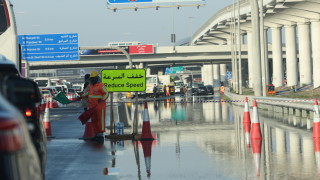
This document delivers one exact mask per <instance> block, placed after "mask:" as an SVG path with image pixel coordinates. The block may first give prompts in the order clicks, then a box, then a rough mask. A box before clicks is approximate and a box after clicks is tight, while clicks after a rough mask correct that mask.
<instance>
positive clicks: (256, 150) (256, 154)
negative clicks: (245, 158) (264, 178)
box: [252, 139, 262, 176]
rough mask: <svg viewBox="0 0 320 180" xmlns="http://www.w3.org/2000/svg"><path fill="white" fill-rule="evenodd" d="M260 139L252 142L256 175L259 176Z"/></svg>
mask: <svg viewBox="0 0 320 180" xmlns="http://www.w3.org/2000/svg"><path fill="white" fill-rule="evenodd" d="M261 142H262V140H261V139H254V140H252V153H253V158H254V163H255V166H256V175H257V176H260V161H261Z"/></svg>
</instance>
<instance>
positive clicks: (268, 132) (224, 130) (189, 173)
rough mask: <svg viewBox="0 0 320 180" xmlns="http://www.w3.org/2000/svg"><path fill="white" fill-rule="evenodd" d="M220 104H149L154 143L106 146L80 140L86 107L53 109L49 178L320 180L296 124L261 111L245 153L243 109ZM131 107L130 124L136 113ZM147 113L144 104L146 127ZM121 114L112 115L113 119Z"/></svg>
mask: <svg viewBox="0 0 320 180" xmlns="http://www.w3.org/2000/svg"><path fill="white" fill-rule="evenodd" d="M219 99H220V98H219V97H214V98H212V97H190V98H186V99H184V98H180V97H176V98H175V99H169V100H165V101H163V100H159V101H153V102H148V112H149V116H150V124H151V131H152V134H153V136H154V137H155V140H154V141H131V140H126V141H110V140H108V139H106V141H105V143H104V145H98V144H95V143H93V142H88V141H83V140H80V139H79V137H82V135H83V132H84V126H81V124H80V122H79V121H78V120H77V117H78V115H79V114H80V113H81V111H82V109H81V108H79V107H77V106H69V107H67V108H60V109H52V110H51V114H50V115H51V124H52V131H53V134H54V136H56V138H54V139H52V140H50V142H49V144H48V160H47V168H46V179H49V180H50V179H52V180H53V179H128V180H129V179H130V180H132V179H159V180H164V179H177V180H189V179H192V180H194V179H320V178H319V176H318V166H317V161H316V156H315V152H314V148H313V147H314V142H313V139H312V132H311V131H308V130H305V129H302V128H300V127H301V126H299V127H297V123H287V122H288V120H289V121H290V119H292V118H293V117H289V116H286V115H283V116H280V115H279V114H277V115H276V116H275V114H273V113H270V112H268V111H263V110H260V109H259V119H260V126H261V132H262V137H263V139H262V141H260V142H256V141H252V142H250V146H249V147H248V145H247V142H246V140H245V136H244V130H243V124H242V117H243V112H244V111H243V106H239V105H241V104H230V103H225V102H214V101H219ZM126 105H127V106H126V107H128V114H129V117H128V119H131V118H130V116H132V114H133V111H132V108H133V109H134V108H135V107H134V105H132V104H126ZM118 106H122V105H120V104H118ZM115 109H117V108H115ZM143 111H144V106H143V105H142V104H141V105H139V119H140V125H141V126H142V117H143ZM118 112H119V113H120V114H119V113H118ZM121 113H122V112H121V111H119V110H115V117H116V119H117V117H120V116H121ZM66 114H67V115H66ZM108 114H109V112H108ZM275 117H277V118H275ZM120 119H121V118H120ZM107 120H108V119H107ZM300 122H301V121H300ZM130 123H131V121H130V120H129V121H128V122H127V124H128V125H130ZM300 124H301V123H300ZM141 126H139V132H141ZM125 132H126V133H131V127H127V128H126V129H125ZM259 148H260V149H259ZM253 152H254V153H253ZM259 152H260V153H259Z"/></svg>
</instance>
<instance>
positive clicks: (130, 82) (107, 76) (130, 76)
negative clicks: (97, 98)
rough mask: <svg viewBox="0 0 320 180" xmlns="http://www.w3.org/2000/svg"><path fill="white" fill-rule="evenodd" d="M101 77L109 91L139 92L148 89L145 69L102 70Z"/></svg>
mask: <svg viewBox="0 0 320 180" xmlns="http://www.w3.org/2000/svg"><path fill="white" fill-rule="evenodd" d="M101 79H102V83H103V84H104V85H105V86H106V87H107V90H108V91H109V92H138V91H145V90H146V70H145V69H112V70H102V71H101Z"/></svg>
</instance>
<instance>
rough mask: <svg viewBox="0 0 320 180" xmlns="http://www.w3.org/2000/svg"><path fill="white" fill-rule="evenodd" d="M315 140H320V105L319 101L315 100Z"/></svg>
mask: <svg viewBox="0 0 320 180" xmlns="http://www.w3.org/2000/svg"><path fill="white" fill-rule="evenodd" d="M312 134H313V138H320V117H319V104H318V100H317V99H315V100H314V111H313V132H312Z"/></svg>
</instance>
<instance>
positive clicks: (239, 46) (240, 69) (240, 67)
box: [237, 0, 242, 94]
mask: <svg viewBox="0 0 320 180" xmlns="http://www.w3.org/2000/svg"><path fill="white" fill-rule="evenodd" d="M237 34H238V43H239V45H238V48H239V49H238V58H239V68H238V69H239V94H242V60H241V43H242V41H241V32H240V0H238V33H237Z"/></svg>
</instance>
